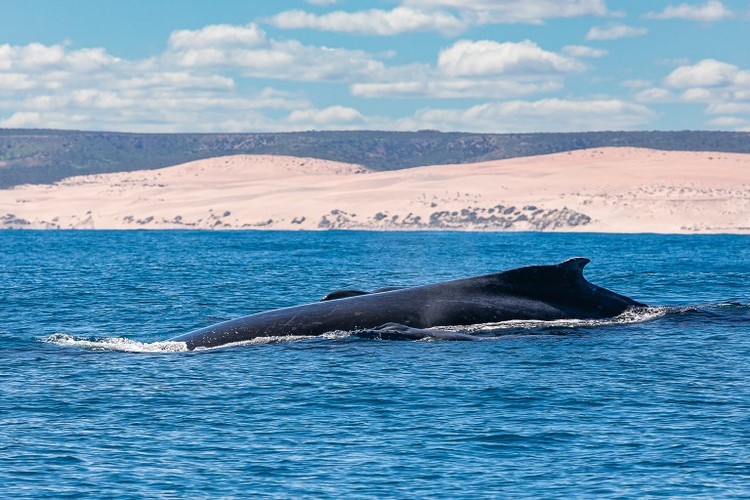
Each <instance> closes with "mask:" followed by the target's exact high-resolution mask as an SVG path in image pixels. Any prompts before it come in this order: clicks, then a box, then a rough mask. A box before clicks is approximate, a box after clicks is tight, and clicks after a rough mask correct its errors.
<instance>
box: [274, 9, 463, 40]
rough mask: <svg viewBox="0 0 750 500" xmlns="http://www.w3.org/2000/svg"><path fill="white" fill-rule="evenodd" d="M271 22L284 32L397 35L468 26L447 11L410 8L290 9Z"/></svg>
mask: <svg viewBox="0 0 750 500" xmlns="http://www.w3.org/2000/svg"><path fill="white" fill-rule="evenodd" d="M268 22H269V23H271V24H272V25H274V26H276V27H279V28H283V29H300V28H306V29H316V30H322V31H334V32H341V33H356V34H359V35H396V34H399V33H406V32H414V31H438V32H440V33H444V34H455V33H458V32H460V31H463V30H464V29H465V28H466V27H467V24H466V22H465V21H462V20H461V19H459V18H457V17H455V16H454V15H452V14H449V13H447V12H424V11H421V10H415V9H412V8H409V7H396V8H395V9H392V10H382V9H370V10H365V11H357V12H344V11H336V12H330V13H327V14H321V15H317V14H312V13H310V12H305V11H302V10H289V11H285V12H281V13H280V14H277V15H275V16H273V17H271V18H269V19H268Z"/></svg>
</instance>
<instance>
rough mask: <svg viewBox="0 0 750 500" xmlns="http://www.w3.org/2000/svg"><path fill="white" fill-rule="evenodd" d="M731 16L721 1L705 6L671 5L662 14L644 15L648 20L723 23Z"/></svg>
mask: <svg viewBox="0 0 750 500" xmlns="http://www.w3.org/2000/svg"><path fill="white" fill-rule="evenodd" d="M731 16H732V11H731V10H729V9H728V8H726V7H725V6H724V4H723V3H722V2H720V1H719V0H710V1H708V2H706V3H705V4H703V5H694V4H689V3H681V4H679V5H669V6H667V7H666V8H665V9H664V10H663V11H661V12H648V13H646V14H645V15H644V17H646V18H647V19H661V20H663V19H684V20H687V21H703V22H713V21H721V20H722V19H728V18H730V17H731Z"/></svg>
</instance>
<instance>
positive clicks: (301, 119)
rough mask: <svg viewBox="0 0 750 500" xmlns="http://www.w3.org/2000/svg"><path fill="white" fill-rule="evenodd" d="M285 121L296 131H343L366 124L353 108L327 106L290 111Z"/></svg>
mask: <svg viewBox="0 0 750 500" xmlns="http://www.w3.org/2000/svg"><path fill="white" fill-rule="evenodd" d="M287 121H288V122H289V123H291V124H293V125H294V126H295V128H298V129H316V128H320V127H325V128H339V129H345V128H349V127H351V126H352V125H353V124H358V125H360V126H362V125H364V124H365V123H366V121H365V117H364V116H362V114H361V113H360V112H359V111H357V110H356V109H354V108H351V107H347V106H329V107H327V108H323V109H318V108H309V109H304V110H296V111H292V112H291V113H290V114H289V117H288V118H287Z"/></svg>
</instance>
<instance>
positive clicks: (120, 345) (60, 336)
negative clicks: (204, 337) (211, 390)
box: [40, 333, 188, 353]
mask: <svg viewBox="0 0 750 500" xmlns="http://www.w3.org/2000/svg"><path fill="white" fill-rule="evenodd" d="M40 340H41V341H42V342H47V343H50V344H55V345H59V346H62V347H72V348H75V349H86V350H89V351H118V352H142V353H168V352H184V351H187V350H188V348H187V344H186V343H185V342H168V341H163V342H138V341H137V340H132V339H126V338H122V337H102V338H80V337H74V336H72V335H67V334H65V333H55V334H54V335H50V336H49V337H44V338H42V339H40Z"/></svg>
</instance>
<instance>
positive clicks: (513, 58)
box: [351, 40, 585, 99]
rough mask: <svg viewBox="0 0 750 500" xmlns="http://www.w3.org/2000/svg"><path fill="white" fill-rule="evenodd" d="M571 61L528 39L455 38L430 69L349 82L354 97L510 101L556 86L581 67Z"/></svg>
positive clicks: (555, 88) (553, 88)
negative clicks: (519, 40)
mask: <svg viewBox="0 0 750 500" xmlns="http://www.w3.org/2000/svg"><path fill="white" fill-rule="evenodd" d="M584 69H585V65H584V64H583V63H581V62H580V61H578V60H576V59H572V58H569V57H565V56H561V55H559V54H556V53H554V52H549V51H546V50H543V49H542V48H540V47H539V46H538V45H537V44H535V43H534V42H531V41H529V40H525V41H522V42H518V43H513V42H505V43H498V42H494V41H491V40H480V41H470V40H459V41H457V42H455V43H454V44H453V45H451V46H449V47H447V48H445V49H443V50H442V51H441V52H440V54H439V55H438V60H437V61H436V64H435V66H434V67H429V66H423V67H414V68H409V70H406V69H404V68H401V69H400V70H399V71H393V70H391V71H390V72H389V73H388V74H387V75H384V77H382V78H379V79H378V78H376V79H373V80H371V81H360V82H355V83H353V84H352V85H351V93H352V94H353V95H355V96H358V97H368V98H372V97H390V98H438V99H446V98H459V99H460V98H464V99H465V98H494V99H511V98H517V97H522V96H528V95H530V94H537V93H543V92H550V91H553V90H559V89H561V88H562V80H563V78H564V77H565V76H567V75H568V74H571V73H575V72H579V71H583V70H584Z"/></svg>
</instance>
